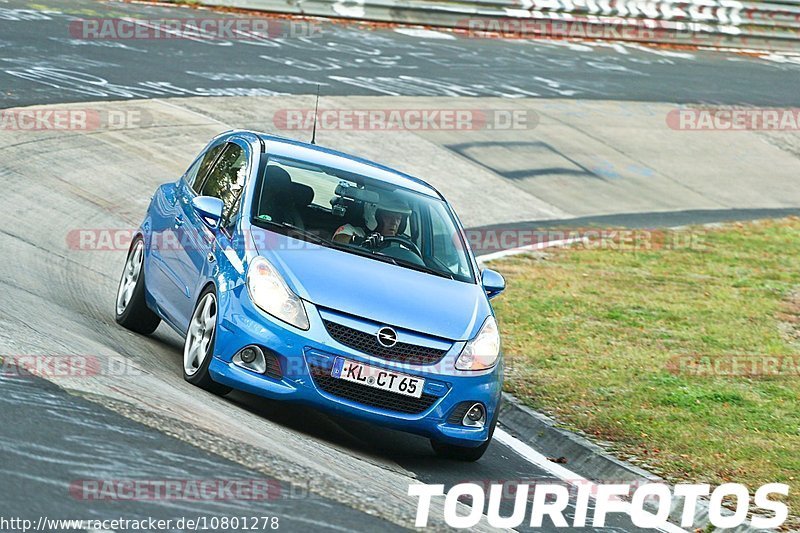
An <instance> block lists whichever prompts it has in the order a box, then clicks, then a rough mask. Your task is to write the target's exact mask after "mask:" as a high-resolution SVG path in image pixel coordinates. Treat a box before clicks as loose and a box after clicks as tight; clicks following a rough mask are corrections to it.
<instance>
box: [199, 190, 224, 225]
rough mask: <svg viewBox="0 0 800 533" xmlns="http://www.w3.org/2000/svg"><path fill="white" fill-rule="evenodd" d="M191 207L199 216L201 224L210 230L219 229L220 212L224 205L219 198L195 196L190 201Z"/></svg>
mask: <svg viewBox="0 0 800 533" xmlns="http://www.w3.org/2000/svg"><path fill="white" fill-rule="evenodd" d="M192 207H194V210H195V211H197V214H198V215H200V218H201V219H202V220H203V222H204V223H205V224H206V226H208V227H209V228H211V229H216V228H217V227H219V221H220V220H222V210H223V209H224V208H225V204H223V203H222V200H220V199H219V198H214V197H213V196H195V197H194V199H193V200H192Z"/></svg>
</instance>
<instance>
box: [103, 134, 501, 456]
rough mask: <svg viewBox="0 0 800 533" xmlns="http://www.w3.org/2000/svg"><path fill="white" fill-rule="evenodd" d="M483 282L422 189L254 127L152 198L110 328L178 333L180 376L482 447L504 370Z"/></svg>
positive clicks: (407, 179)
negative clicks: (114, 324)
mask: <svg viewBox="0 0 800 533" xmlns="http://www.w3.org/2000/svg"><path fill="white" fill-rule="evenodd" d="M504 287H505V282H504V280H503V278H502V277H501V276H500V275H499V274H498V273H496V272H494V271H492V270H489V269H484V270H482V271H481V270H480V268H479V266H478V263H477V262H476V260H475V257H474V255H473V253H472V251H471V250H470V248H469V246H468V242H467V240H466V239H465V238H464V232H463V228H462V226H461V224H460V222H459V220H458V218H457V217H456V214H455V212H454V211H453V209H452V208H451V207H450V205H449V204H448V203H447V201H446V200H445V199H444V197H443V196H442V195H441V194H440V193H439V192H438V191H437V190H436V189H434V188H433V187H432V186H430V185H428V184H427V183H425V182H424V181H422V180H420V179H417V178H414V177H412V176H409V175H406V174H403V173H401V172H398V171H396V170H392V169H390V168H387V167H385V166H383V165H379V164H376V163H373V162H370V161H366V160H363V159H360V158H357V157H353V156H350V155H347V154H344V153H340V152H336V151H332V150H328V149H325V148H321V147H319V146H316V145H313V144H307V143H302V142H296V141H292V140H288V139H283V138H279V137H274V136H270V135H266V134H262V133H255V132H249V131H232V132H227V133H224V134H221V135H219V136H218V137H216V138H214V139H213V140H212V141H211V142H210V143H209V145H208V146H207V147H206V148H205V149H204V150H203V151H202V153H200V155H199V156H198V157H197V159H196V160H195V161H194V162H193V163H192V165H191V166H190V167H189V169H188V170H187V171H186V173H185V174H184V175H183V176H181V178H180V179H178V180H177V181H176V182H173V183H166V184H164V185H162V186H160V187H159V188H158V189H157V190H156V192H155V194H154V195H153V198H152V201H151V203H150V206H149V208H148V210H147V213H146V216H145V218H144V221H143V222H142V224H141V226H140V228H139V230H138V232H137V234H136V236H135V238H134V239H133V241H132V243H131V246H130V250H129V252H128V255H127V259H126V262H125V268H124V272H123V275H122V279H121V280H120V284H119V290H118V292H117V298H116V320H117V322H118V323H119V324H121V325H122V326H124V327H126V328H128V329H130V330H133V331H135V332H138V333H142V334H150V333H152V332H153V331H155V329H156V328H157V327H158V325H159V323H160V322H161V321H162V320H163V321H164V322H165V323H166V324H168V325H169V326H170V327H172V328H173V329H174V330H175V331H177V332H178V333H179V334H180V335H182V336H184V337H185V345H184V349H183V376H184V378H185V379H186V380H187V381H188V382H190V383H192V384H194V385H197V386H199V387H201V388H203V389H206V390H208V391H211V392H213V393H217V394H226V393H228V392H230V391H231V389H238V390H242V391H247V392H250V393H253V394H257V395H261V396H264V397H266V398H271V399H279V400H292V401H298V402H304V403H306V404H310V405H312V406H315V407H317V408H321V409H325V410H328V411H330V412H333V413H335V414H340V415H345V416H348V417H353V418H357V419H361V420H366V421H369V422H373V423H376V424H380V425H383V426H388V427H391V428H395V429H399V430H402V431H407V432H411V433H416V434H419V435H422V436H424V437H427V438H429V439H430V440H431V444H432V446H433V449H434V450H435V452H436V453H437V454H439V455H441V456H444V457H449V458H453V459H460V460H466V461H475V460H477V459H479V458H480V457H481V456H482V455H483V453H484V452H485V451H486V448H487V447H488V445H489V443H490V441H491V439H492V434H493V432H494V428H495V425H496V423H497V416H498V407H499V403H500V394H501V388H502V379H503V378H502V376H503V359H502V356H501V350H500V336H499V333H498V328H497V323H496V321H495V317H494V312H493V310H492V307H491V305H490V303H489V300H490V299H491V298H493V297H494V296H496V295H497V294H499V293H500V292H501V291H502V290H503V289H504Z"/></svg>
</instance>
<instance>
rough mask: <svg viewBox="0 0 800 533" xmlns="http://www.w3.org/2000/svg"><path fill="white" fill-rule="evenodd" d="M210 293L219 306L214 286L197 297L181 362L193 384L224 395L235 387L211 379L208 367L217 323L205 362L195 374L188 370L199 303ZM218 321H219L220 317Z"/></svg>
mask: <svg viewBox="0 0 800 533" xmlns="http://www.w3.org/2000/svg"><path fill="white" fill-rule="evenodd" d="M209 294H210V295H212V296H213V298H214V304H213V305H214V307H215V308H217V291H216V290H215V289H214V287H213V286H209V287H207V288H206V289H205V290H204V291H203V292H202V293H201V294H200V296H199V297H198V298H197V302H196V303H195V305H194V309H193V310H192V320H190V322H189V330H187V332H186V339H185V341H184V353H183V355H182V357H181V363H182V364H181V368H182V369H183V379H185V380H186V381H188V382H189V383H191V384H192V385H195V386H197V387H200V388H201V389H204V390H207V391H208V392H211V393H213V394H218V395H220V396H224V395H225V394H228V393H229V392H231V391H232V390H233V389H232V388H231V387H228V386H227V385H222V384H221V383H217V382H216V381H214V380H213V379H211V374H210V373H209V371H208V367H209V366H210V365H211V358H212V357H213V356H214V345H215V344H216V342H217V327H216V325H215V327H214V331H213V332H212V334H211V339H210V341H209V343H208V348H207V349H206V354H205V357H204V358H203V362H202V363H201V364H200V366H199V367H198V368H197V370H196V371H195V372H194V374H188V373H187V372H186V360H185V357H186V349H187V346H186V343H188V339H189V333H190V331H191V327H192V321H194V318H195V315H196V313H197V311H198V307H199V305H200V304H201V302H203V300H204V299H205V297H206V296H207V295H209ZM217 309H218V308H217ZM215 316H216V310H215ZM216 321H217V322H219V318H218V317H217V320H216Z"/></svg>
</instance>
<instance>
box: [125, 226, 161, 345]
mask: <svg viewBox="0 0 800 533" xmlns="http://www.w3.org/2000/svg"><path fill="white" fill-rule="evenodd" d="M144 294H145V285H144V240H142V238H141V237H136V239H134V241H133V242H132V243H131V248H130V250H128V257H127V259H125V270H123V271H122V278H120V280H119V288H117V305H116V314H115V319H116V321H117V324H119V325H120V326H122V327H124V328H127V329H129V330H131V331H135V332H136V333H141V334H143V335H150V334H151V333H153V332H154V331H155V330H156V328H157V327H158V324H159V323H161V318H159V316H158V315H157V314H155V313H154V312H153V311H152V309H150V308H149V307H147V303H146V302H145V296H144Z"/></svg>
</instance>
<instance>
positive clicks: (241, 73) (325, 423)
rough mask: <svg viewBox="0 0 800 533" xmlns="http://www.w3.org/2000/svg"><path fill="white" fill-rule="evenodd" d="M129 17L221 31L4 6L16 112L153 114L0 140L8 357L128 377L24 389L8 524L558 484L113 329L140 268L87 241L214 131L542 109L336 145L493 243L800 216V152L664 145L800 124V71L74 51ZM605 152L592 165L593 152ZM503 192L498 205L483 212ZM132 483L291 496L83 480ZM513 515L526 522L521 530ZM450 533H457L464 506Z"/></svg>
mask: <svg viewBox="0 0 800 533" xmlns="http://www.w3.org/2000/svg"><path fill="white" fill-rule="evenodd" d="M119 16H136V17H150V18H158V17H179V18H185V17H194V16H218V15H215V14H213V12H206V11H202V10H190V9H186V8H174V7H165V6H153V5H145V4H134V3H119V2H99V1H91V0H78V1H73V2H69V3H66V2H56V1H55V0H41V1H39V2H36V3H35V4H34V3H31V2H26V1H22V0H0V91H2V92H1V93H0V94H2V101H1V103H0V108H10V107H22V106H31V105H49V106H55V105H59V106H60V105H61V104H68V103H72V104H73V107H74V108H78V109H85V108H87V107H88V106H92V108H93V109H99V110H104V111H109V110H111V111H120V110H122V111H130V110H132V109H135V110H137V111H138V112H141V113H142V114H143V116H145V117H147V120H146V123H145V124H140V125H138V126H140V127H135V126H137V125H134V127H125V128H119V129H108V130H100V131H94V132H47V131H45V132H41V131H39V132H37V131H34V132H17V131H3V130H2V129H0V182H2V184H3V186H4V187H3V189H4V193H3V195H2V198H0V251H1V252H0V272H1V273H2V274H0V355H3V356H6V357H8V356H12V357H13V356H15V355H26V354H27V355H30V354H40V355H41V354H45V355H50V354H53V355H75V354H80V355H87V354H88V355H92V356H96V357H97V358H98V359H99V360H101V361H102V364H103V367H104V368H112V367H113V368H117V369H121V370H120V371H119V372H116V373H115V372H106V373H103V375H101V376H93V379H75V378H66V379H53V380H52V381H54V382H55V385H54V384H53V383H50V382H48V381H44V380H42V379H39V378H34V377H30V376H2V375H0V391H2V394H0V406H1V407H2V408H1V409H0V442H1V443H2V449H3V461H2V465H0V472H1V473H2V474H1V476H0V479H2V480H3V481H2V483H0V515H2V516H24V517H29V518H36V517H39V516H42V515H44V516H48V517H49V518H99V517H141V516H153V517H160V518H179V517H182V516H196V515H205V516H233V515H238V516H242V515H247V516H264V515H269V516H273V515H274V516H278V517H280V519H281V529H287V530H289V531H301V530H302V531H305V530H308V529H310V528H314V529H319V530H337V531H347V530H364V531H375V530H380V529H385V530H387V531H391V530H395V529H401V528H411V527H412V526H413V523H414V516H415V513H416V499H415V498H410V497H408V496H407V495H406V491H407V487H408V485H409V483H413V482H415V480H416V481H420V482H425V483H443V484H445V485H447V486H452V485H454V484H457V483H459V482H463V481H469V480H471V481H482V482H489V481H495V482H497V481H504V480H530V479H536V480H546V479H550V478H551V477H552V476H551V475H550V474H548V473H547V472H546V471H545V470H543V469H542V468H540V467H539V466H537V465H536V464H533V463H531V462H530V461H529V460H527V459H525V458H524V457H523V456H521V455H519V454H518V453H517V452H515V451H514V450H512V449H511V448H509V447H508V446H506V445H504V444H502V443H500V442H495V443H494V444H493V445H492V446H491V447H490V448H489V450H488V452H487V454H486V455H485V456H484V458H483V459H482V460H481V461H480V462H478V463H476V464H461V463H453V462H446V461H442V460H439V459H437V458H436V457H435V456H434V455H433V452H432V451H431V449H430V447H429V444H428V442H427V440H424V439H421V438H417V437H414V436H410V435H406V434H400V433H397V432H393V431H389V430H383V429H379V428H375V427H372V426H367V425H364V424H361V423H355V422H352V421H348V420H340V419H336V418H332V417H329V416H327V415H324V414H321V413H319V412H316V411H314V410H310V409H307V408H304V407H299V406H294V405H287V404H283V403H278V402H271V401H266V400H263V399H260V398H258V397H255V396H252V395H248V394H244V393H238V392H236V393H232V394H230V395H228V396H227V397H225V398H218V397H214V396H211V395H209V394H207V393H205V392H202V391H200V390H199V389H196V388H194V387H192V386H190V385H189V384H188V383H185V382H184V381H183V379H182V377H181V374H180V365H181V351H180V350H181V347H182V340H181V339H180V338H179V337H178V336H177V335H175V334H174V333H173V332H172V331H171V330H169V329H168V328H167V327H166V326H161V327H160V328H159V329H158V330H157V332H156V333H155V334H154V335H153V336H152V337H149V338H146V337H141V336H137V335H133V334H132V333H130V332H128V331H127V330H124V329H122V328H120V327H119V326H117V325H116V324H115V323H114V319H113V299H114V294H115V290H116V286H117V281H118V276H119V272H120V269H121V266H122V261H123V260H124V252H123V251H121V250H116V251H107V252H104V251H100V252H97V251H95V252H93V253H84V252H85V250H82V249H81V248H80V247H75V246H74V239H73V240H71V239H72V237H71V235H74V233H73V232H74V231H77V230H80V229H85V228H116V229H119V228H132V227H135V226H136V225H137V224H138V222H139V220H140V218H141V214H142V213H143V212H144V209H145V207H146V205H147V203H148V201H149V197H150V194H151V193H152V190H153V189H154V188H155V186H156V185H157V184H159V183H162V182H165V181H168V180H173V179H175V176H177V175H179V174H180V173H181V172H182V171H183V170H184V167H185V166H186V165H187V164H188V162H189V161H190V159H191V158H192V157H193V155H194V154H195V153H197V151H198V150H199V149H200V148H202V146H203V144H204V143H205V142H206V141H207V140H208V139H209V138H210V137H211V136H213V135H214V134H216V133H218V132H220V131H222V130H224V129H228V128H229V127H252V128H259V129H270V128H269V126H270V120H271V119H272V117H274V116H275V113H276V112H277V111H279V110H281V109H291V108H296V107H308V105H309V98H308V96H303V95H309V94H311V93H313V92H314V90H315V88H316V84H318V83H319V84H320V85H321V90H322V93H323V95H324V96H323V98H329V100H328V101H329V102H331V105H339V106H342V107H344V106H356V107H357V106H363V107H374V106H389V105H391V106H395V105H403V106H406V105H411V106H414V105H424V106H442V107H447V106H454V105H458V106H466V105H470V106H477V105H480V106H485V107H487V108H496V107H498V106H500V107H502V106H505V107H510V106H511V105H512V104H511V103H509V102H513V105H519V106H521V107H524V108H525V109H528V110H530V111H532V112H535V113H537V114H538V116H539V117H540V119H541V121H540V123H539V125H538V127H537V128H535V129H531V130H526V131H521V132H520V131H516V132H505V133H498V132H476V134H475V135H474V136H473V137H469V138H468V141H465V138H466V137H465V136H463V135H461V134H460V133H459V132H419V133H417V134H402V133H401V134H398V135H397V136H396V137H391V139H392V141H391V142H384V141H383V139H380V138H378V139H379V140H378V141H377V142H376V137H375V135H380V134H377V133H368V132H367V133H365V132H324V131H323V132H321V139H322V141H321V142H322V144H329V145H331V146H333V147H336V148H342V149H346V150H348V151H351V152H356V153H359V154H362V155H365V156H367V157H371V158H373V159H380V160H381V161H384V162H387V163H389V164H392V165H396V166H398V167H400V168H402V169H403V170H408V171H410V172H412V173H415V174H418V175H420V176H421V177H423V178H428V177H429V176H430V180H431V181H432V183H434V185H436V186H437V187H440V188H441V189H442V190H443V192H444V193H445V195H446V196H448V198H451V199H452V200H453V202H454V204H455V205H456V208H457V210H458V211H459V213H460V215H461V216H462V219H463V220H464V222H465V224H466V225H468V226H470V227H479V226H480V227H492V226H493V225H497V224H501V225H503V227H506V228H526V227H540V226H541V225H542V224H545V225H547V224H560V223H564V221H569V223H571V224H573V225H583V224H587V223H590V222H597V221H600V222H601V223H606V224H608V225H615V226H623V225H624V226H647V225H650V226H653V225H676V224H688V223H705V222H714V221H719V220H731V219H733V220H735V219H745V218H761V217H768V216H783V215H786V214H793V213H794V214H796V213H798V212H800V185H799V184H798V180H797V179H796V177H797V175H798V174H797V172H798V171H800V141H798V138H797V134H796V133H792V132H789V133H785V134H784V133H774V134H761V133H757V132H745V133H743V134H741V135H739V134H738V133H730V134H728V133H716V134H715V133H709V134H705V133H702V132H701V133H698V135H697V136H695V137H691V138H688V137H687V134H686V133H684V132H678V133H676V134H675V135H674V136H673V135H670V133H669V132H667V133H666V134H665V133H664V132H662V131H661V130H660V129H659V128H661V129H663V128H664V116H665V114H666V113H668V112H669V110H670V109H671V107H670V106H674V104H680V103H693V104H737V105H748V106H788V107H792V106H795V107H796V106H798V105H800V95H799V94H798V92H797V81H798V79H800V78H799V77H798V75H799V74H800V62H798V59H797V58H795V57H788V56H774V57H751V56H749V55H736V54H732V53H727V52H713V51H675V50H660V49H648V48H644V47H640V46H631V45H626V46H623V45H618V44H615V45H610V44H609V45H603V46H596V45H588V44H580V43H563V42H562V43H556V42H544V41H537V42H523V41H511V42H506V41H502V40H496V39H464V38H461V37H453V36H452V35H450V34H447V33H443V32H427V31H419V30H416V31H407V30H402V31H395V29H392V28H371V27H359V26H356V25H342V24H330V23H321V24H322V26H321V27H322V28H323V33H322V35H321V36H317V37H314V38H305V39H303V38H287V39H277V40H276V39H272V40H269V41H236V42H220V41H213V40H207V39H197V40H170V41H156V40H153V41H113V40H108V41H103V40H81V39H76V38H75V37H74V35H71V34H70V31H69V23H70V21H72V20H74V18H75V17H87V18H91V17H119ZM464 97H469V98H464ZM508 98H518V100H508ZM544 99H546V100H547V101H544ZM141 100H147V102H143V101H141ZM464 102H468V103H464ZM609 110H610V111H609ZM622 110H624V112H622ZM137 116H139V115H137ZM287 134H288V135H290V136H295V137H300V138H305V136H306V134H307V132H305V131H291V132H288V133H287ZM581 135H585V138H584V137H580V136H581ZM716 135H729V136H728V137H725V138H724V141H723V140H721V139H722V137H717V136H716ZM499 141H502V142H503V143H505V144H502V145H500V144H498V143H499ZM493 143H494V144H493ZM525 143H528V144H525ZM559 143H567V144H565V145H564V146H559ZM569 143H572V144H569ZM592 143H595V144H592ZM542 146H544V147H546V148H547V150H548V151H547V152H546V154H545V152H542V154H543V155H542V157H547V158H550V159H548V160H547V161H548V162H550V161H555V159H553V158H555V157H556V156H558V157H562V156H563V157H562V159H564V158H566V156H564V154H566V155H567V156H569V165H572V166H570V167H568V165H567V163H564V162H563V160H562V159H558V164H555V165H554V166H553V168H555V169H556V170H553V171H552V173H553V175H552V176H550V175H543V174H542V173H541V172H539V171H538V170H536V168H533V169H531V168H529V166H530V164H531V163H530V157H529V156H528V154H530V153H531V152H530V150H533V149H537V150H539V149H541V148H542ZM586 146H589V148H585V147H586ZM582 147H584V148H585V149H586V151H587V153H586V154H578V155H574V154H577V153H578V152H580V150H581V149H582ZM715 150H716V151H715ZM589 152H591V153H589ZM598 153H599V154H602V157H603V158H602V159H601V160H596V161H595V160H593V159H592V158H594V157H596V154H598ZM554 154H555V155H554ZM582 157H585V158H586V160H587V161H588V162H587V161H584V160H583V159H582ZM592 161H594V162H592ZM512 163H515V164H519V165H523V163H524V165H528V167H525V166H524V165H523V166H514V165H512ZM537 164H538V163H537ZM506 165H510V166H506ZM565 169H566V170H565ZM487 190H491V191H492V193H493V198H489V199H485V198H483V197H482V195H481V194H480V193H481V192H482V191H487ZM112 362H114V364H115V365H116V366H114V365H111V363H112ZM56 385H58V386H56ZM66 391H69V392H66ZM500 424H501V426H502V424H503V421H502V420H501V422H500ZM501 431H502V430H501ZM506 435H508V434H506ZM507 438H509V439H513V436H510V435H508V436H507ZM531 444H532V443H531ZM567 467H569V464H568V465H567ZM129 477H130V478H132V477H145V478H156V479H160V478H164V479H167V478H172V479H208V478H212V477H213V478H218V477H219V478H233V479H268V480H270V481H274V483H275V486H276V487H278V488H279V490H278V494H279V495H278V496H277V497H274V498H269V499H267V500H261V501H218V502H192V503H186V502H172V501H142V500H139V501H128V502H106V501H101V502H97V501H87V500H85V499H82V498H80V497H76V495H75V491H74V490H70V487H74V483H75V482H76V481H79V480H85V479H105V478H110V479H114V478H129ZM510 511H511V502H506V505H505V506H504V507H503V510H502V514H504V515H508V514H510ZM437 513H438V514H437ZM609 522H610V523H608V524H607V525H608V527H606V528H605V529H604V531H635V530H636V528H635V527H633V525H632V524H631V523H630V520H629V518H628V517H626V516H624V515H611V520H610V521H609ZM431 525H432V526H434V527H437V528H443V527H444V522H443V520H442V518H441V504H439V505H438V507H437V506H434V511H433V512H432V516H431ZM481 529H483V530H486V529H488V526H486V525H485V524H483V525H482V526H481ZM523 529H524V528H523ZM545 530H553V531H555V530H556V528H553V527H551V528H549V529H548V528H545ZM587 530H594V531H596V530H597V529H591V528H587Z"/></svg>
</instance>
